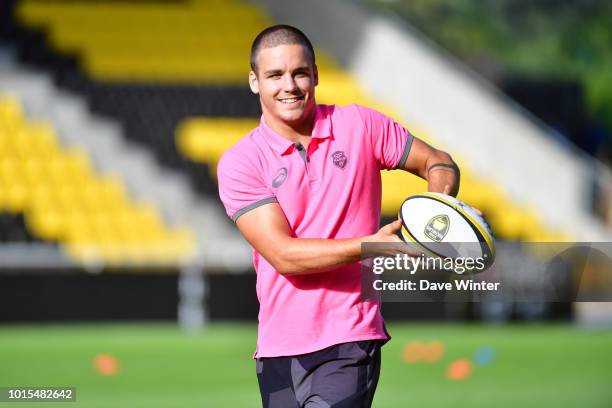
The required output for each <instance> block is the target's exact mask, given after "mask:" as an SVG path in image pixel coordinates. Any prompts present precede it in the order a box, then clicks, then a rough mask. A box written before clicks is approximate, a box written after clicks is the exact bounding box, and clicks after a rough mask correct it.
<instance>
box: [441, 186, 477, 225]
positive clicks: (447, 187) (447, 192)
mask: <svg viewBox="0 0 612 408" xmlns="http://www.w3.org/2000/svg"><path fill="white" fill-rule="evenodd" d="M450 192H451V186H449V185H448V184H447V185H446V186H444V191H443V192H442V193H443V194H446V195H450ZM470 208H471V209H472V210H474V212H476V214H478V215H479V216H481V217H483V218H484V216H483V215H482V211H480V210H479V209H478V208H476V207H472V206H470Z"/></svg>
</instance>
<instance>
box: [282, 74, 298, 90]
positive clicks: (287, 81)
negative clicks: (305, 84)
mask: <svg viewBox="0 0 612 408" xmlns="http://www.w3.org/2000/svg"><path fill="white" fill-rule="evenodd" d="M296 89H297V84H296V83H295V79H294V78H293V76H292V75H285V77H284V78H283V90H284V91H285V92H293V91H295V90H296Z"/></svg>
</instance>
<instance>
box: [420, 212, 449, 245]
mask: <svg viewBox="0 0 612 408" xmlns="http://www.w3.org/2000/svg"><path fill="white" fill-rule="evenodd" d="M449 227H450V219H449V218H448V215H446V214H441V215H436V216H435V217H433V218H432V219H431V220H429V222H428V223H427V224H426V225H425V231H423V232H424V233H425V235H426V236H427V237H428V238H429V239H431V240H432V241H436V242H440V241H442V240H443V239H444V237H445V236H446V234H448V229H449Z"/></svg>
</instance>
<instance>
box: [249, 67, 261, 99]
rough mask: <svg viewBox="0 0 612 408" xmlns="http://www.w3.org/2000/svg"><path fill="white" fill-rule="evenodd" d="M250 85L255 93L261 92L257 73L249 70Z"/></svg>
mask: <svg viewBox="0 0 612 408" xmlns="http://www.w3.org/2000/svg"><path fill="white" fill-rule="evenodd" d="M249 86H250V87H251V92H253V93H254V94H258V93H259V82H258V80H257V75H256V74H255V72H253V71H251V72H249Z"/></svg>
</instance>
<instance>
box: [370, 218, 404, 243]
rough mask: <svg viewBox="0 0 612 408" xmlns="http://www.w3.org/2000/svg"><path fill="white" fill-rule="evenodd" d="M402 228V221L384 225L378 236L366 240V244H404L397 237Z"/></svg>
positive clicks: (371, 236)
mask: <svg viewBox="0 0 612 408" xmlns="http://www.w3.org/2000/svg"><path fill="white" fill-rule="evenodd" d="M401 228H402V220H395V221H393V222H392V223H389V224H387V225H383V227H382V228H381V229H379V230H378V231H377V232H376V234H374V235H370V236H369V237H367V238H365V239H364V242H366V243H367V242H404V241H402V240H401V239H400V238H399V237H398V236H397V233H398V232H399V231H400V229H401Z"/></svg>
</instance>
